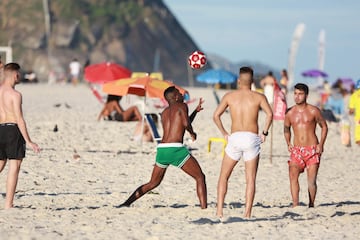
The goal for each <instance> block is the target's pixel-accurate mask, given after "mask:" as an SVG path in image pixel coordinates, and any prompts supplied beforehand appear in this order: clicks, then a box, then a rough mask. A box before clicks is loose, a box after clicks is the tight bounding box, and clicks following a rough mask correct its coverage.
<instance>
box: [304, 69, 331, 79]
mask: <svg viewBox="0 0 360 240" xmlns="http://www.w3.org/2000/svg"><path fill="white" fill-rule="evenodd" d="M301 75H303V76H304V77H313V78H317V77H324V78H327V77H328V74H327V73H326V72H324V71H321V70H318V69H310V70H307V71H304V72H302V73H301Z"/></svg>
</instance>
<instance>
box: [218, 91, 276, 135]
mask: <svg viewBox="0 0 360 240" xmlns="http://www.w3.org/2000/svg"><path fill="white" fill-rule="evenodd" d="M225 99H226V103H227V104H228V106H229V109H230V114H231V120H232V125H231V132H237V131H247V132H252V133H255V134H257V133H258V116H259V110H260V108H266V106H267V102H266V98H265V96H264V95H262V94H260V93H257V92H254V91H251V90H250V89H239V90H236V91H233V92H230V93H228V94H227V95H225ZM269 110H270V111H271V109H269Z"/></svg>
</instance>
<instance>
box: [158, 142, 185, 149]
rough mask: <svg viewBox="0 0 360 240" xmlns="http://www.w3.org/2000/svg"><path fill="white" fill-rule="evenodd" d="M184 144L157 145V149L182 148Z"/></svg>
mask: <svg viewBox="0 0 360 240" xmlns="http://www.w3.org/2000/svg"><path fill="white" fill-rule="evenodd" d="M183 146H184V144H182V143H159V144H158V145H157V147H158V148H165V147H183Z"/></svg>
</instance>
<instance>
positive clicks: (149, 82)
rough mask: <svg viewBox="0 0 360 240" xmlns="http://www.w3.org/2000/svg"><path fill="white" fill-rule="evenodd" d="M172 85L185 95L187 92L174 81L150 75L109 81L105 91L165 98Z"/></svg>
mask: <svg viewBox="0 0 360 240" xmlns="http://www.w3.org/2000/svg"><path fill="white" fill-rule="evenodd" d="M170 86H175V87H176V88H177V89H178V90H179V91H180V93H181V94H183V95H184V94H185V93H187V91H186V90H185V89H183V88H182V87H180V86H177V85H175V84H174V83H172V82H169V81H166V80H159V79H155V78H151V77H149V76H145V77H139V78H125V79H119V80H116V81H112V82H107V83H105V84H104V85H103V92H105V93H107V94H111V95H117V96H125V95H127V94H133V95H137V96H144V97H149V98H160V99H164V91H165V89H166V88H168V87H170Z"/></svg>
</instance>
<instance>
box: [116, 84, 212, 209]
mask: <svg viewBox="0 0 360 240" xmlns="http://www.w3.org/2000/svg"><path fill="white" fill-rule="evenodd" d="M164 96H165V99H166V101H167V102H168V103H169V106H168V107H167V108H166V109H165V110H164V111H163V112H162V114H161V122H162V126H163V132H164V134H163V138H162V140H161V143H160V144H159V145H158V147H157V154H156V162H155V165H154V169H153V172H152V175H151V179H150V181H149V182H148V183H146V184H143V185H141V186H140V187H138V188H137V189H136V190H135V192H134V193H133V194H131V196H130V197H129V198H128V199H127V200H126V201H125V202H124V203H122V204H120V205H119V206H118V207H128V206H130V205H131V204H132V203H133V202H134V201H136V200H137V199H139V198H140V197H142V196H143V195H144V194H146V193H147V192H149V191H150V190H152V189H154V188H156V187H157V186H159V184H160V183H161V181H162V180H163V178H164V175H165V172H166V169H167V167H168V166H169V165H173V166H175V167H178V168H181V169H182V170H183V171H184V172H185V173H187V174H188V175H190V176H191V177H193V178H194V179H195V181H196V192H197V195H198V198H199V201H200V207H201V208H202V209H205V208H207V193H206V183H205V175H204V173H203V172H202V170H201V167H200V165H199V163H198V162H197V161H196V159H195V158H194V157H193V156H192V155H191V154H190V153H189V151H188V150H187V148H186V147H185V146H184V145H183V138H184V134H185V130H186V131H188V132H189V133H190V135H191V137H192V139H193V140H195V139H196V133H195V132H194V130H193V129H192V126H191V121H190V119H189V117H188V107H187V105H186V104H185V103H183V101H182V99H183V97H182V95H181V94H180V92H179V90H178V89H176V88H175V87H169V88H167V89H166V90H165V92H164Z"/></svg>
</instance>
